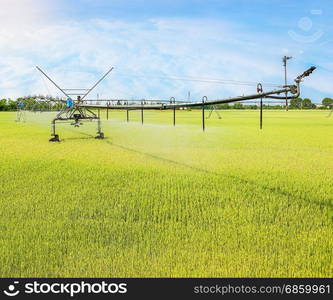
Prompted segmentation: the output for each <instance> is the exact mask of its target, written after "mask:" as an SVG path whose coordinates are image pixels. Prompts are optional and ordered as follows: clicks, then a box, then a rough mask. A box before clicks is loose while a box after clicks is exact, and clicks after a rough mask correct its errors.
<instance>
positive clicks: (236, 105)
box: [233, 103, 244, 109]
mask: <svg viewBox="0 0 333 300" xmlns="http://www.w3.org/2000/svg"><path fill="white" fill-rule="evenodd" d="M233 108H234V109H244V105H243V103H235V104H234V107H233Z"/></svg>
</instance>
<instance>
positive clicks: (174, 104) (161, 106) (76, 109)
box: [37, 67, 316, 142]
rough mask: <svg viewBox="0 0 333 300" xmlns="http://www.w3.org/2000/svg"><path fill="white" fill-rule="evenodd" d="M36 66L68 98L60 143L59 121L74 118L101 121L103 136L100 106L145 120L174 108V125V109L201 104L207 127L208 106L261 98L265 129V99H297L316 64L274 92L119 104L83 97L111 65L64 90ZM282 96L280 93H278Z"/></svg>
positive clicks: (76, 123)
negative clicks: (86, 83)
mask: <svg viewBox="0 0 333 300" xmlns="http://www.w3.org/2000/svg"><path fill="white" fill-rule="evenodd" d="M37 69H38V70H39V71H40V72H42V73H43V74H44V75H45V76H46V77H47V78H48V79H49V80H50V81H51V82H52V83H53V84H54V85H55V86H56V87H57V88H58V89H59V90H60V91H61V92H62V93H63V94H64V95H65V96H66V97H67V101H64V100H61V101H62V102H66V104H67V107H66V108H64V109H63V110H61V111H60V112H59V113H58V114H57V116H56V117H55V118H54V119H53V121H52V138H51V139H50V141H51V142H59V141H60V140H59V135H58V134H56V129H55V125H56V121H66V120H74V122H73V123H72V125H74V127H79V125H81V124H82V123H81V120H97V121H98V129H97V136H96V138H98V139H103V138H104V133H103V132H101V120H100V116H99V113H98V114H97V115H96V114H95V113H94V112H93V111H92V110H91V109H93V108H97V109H98V112H99V109H100V108H104V109H107V110H108V109H121V110H127V119H128V111H129V110H141V117H142V122H143V110H145V109H149V110H154V109H156V110H173V116H174V125H175V110H176V109H177V108H187V107H190V108H191V107H201V109H202V127H203V130H205V122H204V120H205V106H208V105H209V106H215V105H217V104H223V103H232V102H242V101H246V100H253V99H260V128H262V108H263V105H262V99H263V98H265V99H281V100H283V99H284V100H286V99H288V100H290V99H295V98H298V97H299V96H300V93H301V91H300V84H301V82H302V80H303V79H304V78H305V77H307V76H309V75H310V74H311V73H312V72H313V71H314V70H315V69H316V67H311V68H309V69H308V70H306V71H305V72H303V73H302V74H301V75H299V76H297V77H296V78H295V80H294V81H295V84H293V85H284V86H282V87H281V88H280V89H275V90H271V91H267V92H264V91H263V89H262V85H261V84H260V83H259V84H258V85H257V93H256V94H252V95H245V96H238V97H232V98H225V99H216V100H208V99H207V97H206V96H204V97H202V100H201V101H195V102H189V101H187V102H185V101H175V98H174V97H171V98H170V101H166V100H153V101H148V100H141V101H140V102H141V103H131V104H130V102H131V100H125V99H122V100H117V101H116V104H113V105H110V100H99V101H98V102H97V103H96V104H92V103H91V102H93V100H84V98H85V97H86V96H87V95H88V94H89V93H90V92H91V91H92V90H93V89H94V88H95V87H96V86H97V85H98V84H99V83H100V82H101V81H102V80H103V79H104V78H105V77H106V76H107V75H108V74H109V73H110V72H111V71H112V70H113V68H111V69H110V70H109V71H108V72H107V73H106V74H105V75H104V76H103V77H102V78H101V79H100V80H99V81H97V83H96V84H95V85H93V87H92V88H90V89H87V90H85V89H61V88H60V87H59V86H58V85H57V84H56V83H55V82H54V81H53V80H52V79H51V78H50V77H48V76H47V75H46V74H45V73H44V72H43V71H42V70H41V69H40V68H39V67H37ZM68 90H74V91H78V90H84V91H86V92H85V93H75V94H72V93H71V94H68V93H67V92H66V91H68ZM281 94H282V95H283V96H279V95H281ZM72 95H76V96H77V100H76V101H73V100H71V97H70V96H72ZM81 96H82V97H81ZM100 101H101V102H103V101H104V102H106V104H100Z"/></svg>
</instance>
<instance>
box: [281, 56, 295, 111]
mask: <svg viewBox="0 0 333 300" xmlns="http://www.w3.org/2000/svg"><path fill="white" fill-rule="evenodd" d="M292 58H293V57H292V56H283V58H282V61H283V66H284V85H287V84H288V83H287V60H289V59H292ZM286 111H288V93H287V92H286Z"/></svg>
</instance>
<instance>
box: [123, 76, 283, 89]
mask: <svg viewBox="0 0 333 300" xmlns="http://www.w3.org/2000/svg"><path fill="white" fill-rule="evenodd" d="M117 75H119V76H123V77H135V78H152V79H163V80H180V81H195V82H204V83H215V84H230V85H246V86H257V84H258V83H257V82H254V81H239V80H232V79H218V78H200V77H189V76H186V77H185V76H181V77H179V76H155V75H136V74H128V73H118V74H117ZM263 85H265V86H267V87H282V86H281V84H274V83H263Z"/></svg>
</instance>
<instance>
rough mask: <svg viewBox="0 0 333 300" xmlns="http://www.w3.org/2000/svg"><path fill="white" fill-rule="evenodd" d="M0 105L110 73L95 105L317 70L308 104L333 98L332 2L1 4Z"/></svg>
mask: <svg viewBox="0 0 333 300" xmlns="http://www.w3.org/2000/svg"><path fill="white" fill-rule="evenodd" d="M0 5H1V7H0V17H1V20H2V26H1V29H0V56H1V57H2V59H1V62H0V97H11V98H15V97H18V96H21V95H28V94H35V93H37V94H52V95H59V96H60V94H59V93H58V92H57V90H56V89H54V88H53V87H52V85H50V84H49V83H48V82H47V81H45V80H43V79H42V78H41V76H40V74H38V72H37V71H36V70H35V68H34V66H35V65H39V66H40V67H42V68H43V69H45V70H46V72H47V73H48V74H50V75H51V77H53V78H54V79H55V80H56V81H57V82H58V83H59V85H61V86H63V87H67V88H73V87H75V88H78V87H84V88H86V87H89V86H91V85H92V84H93V83H94V81H96V80H97V79H98V77H99V75H100V74H102V73H103V72H105V71H106V70H107V69H108V67H110V66H114V67H115V69H114V71H113V72H112V73H111V74H110V77H109V78H108V79H107V80H106V81H105V82H104V83H103V84H101V86H99V87H98V89H97V90H96V91H94V93H93V94H92V95H91V97H92V98H96V94H97V93H98V94H99V96H100V97H101V98H109V97H110V98H118V97H121V98H169V97H171V96H174V97H176V98H177V99H183V98H186V95H187V93H188V91H191V95H192V98H193V100H194V99H198V98H201V97H202V96H204V95H207V96H208V98H211V99H212V98H221V97H229V96H235V95H241V94H246V93H252V92H255V87H254V86H240V85H231V84H212V83H207V82H198V81H180V80H166V79H160V78H159V77H191V78H192V77H193V78H213V79H227V80H238V81H251V82H263V83H264V89H265V90H268V89H270V87H269V86H268V85H267V86H265V83H276V84H280V83H281V84H282V83H283V68H282V62H281V58H282V56H283V55H290V56H293V59H292V60H291V61H290V62H289V74H288V75H289V78H290V82H291V81H292V80H291V79H292V78H294V77H295V76H297V74H299V73H302V72H303V71H304V70H305V69H306V68H308V67H309V66H311V65H315V66H317V67H318V70H317V71H316V73H315V74H313V76H311V77H310V78H308V79H307V80H306V81H305V82H304V88H303V90H302V97H310V98H312V99H313V101H314V102H319V101H321V99H322V98H323V97H326V96H330V97H333V92H332V88H331V86H332V81H333V72H332V70H333V61H332V56H333V55H332V54H333V47H332V46H333V45H332V43H333V21H332V20H333V9H332V8H333V3H332V1H323V0H319V1H304V0H303V1H296V0H294V1H292V0H289V1H285V0H280V1H278V0H270V1H268V0H267V1H263V0H252V1H245V0H235V1H231V0H230V1H227V0H220V1H215V0H206V1H203V0H192V1H191V0H189V1H185V0H178V1H173V0H171V1H170V0H169V1H165V0H163V1H162V0H156V1H147V0H146V1H143V0H133V1H124V0H123V1H120V0H116V1H115V0H109V1H106V0H75V1H74V0H67V1H65V0H53V1H48V0H44V1H42V0H0Z"/></svg>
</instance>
